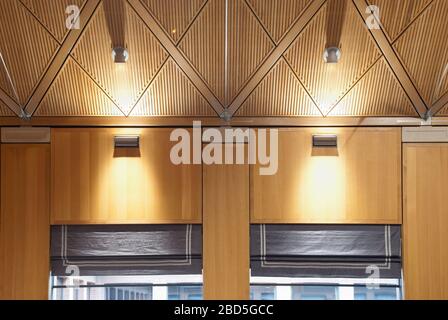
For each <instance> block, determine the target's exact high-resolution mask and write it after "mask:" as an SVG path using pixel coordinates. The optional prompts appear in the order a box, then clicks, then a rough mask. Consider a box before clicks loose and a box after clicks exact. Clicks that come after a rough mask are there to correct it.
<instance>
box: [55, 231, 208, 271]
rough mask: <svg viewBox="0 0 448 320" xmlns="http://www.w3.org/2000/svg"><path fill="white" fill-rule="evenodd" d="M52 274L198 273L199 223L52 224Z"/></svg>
mask: <svg viewBox="0 0 448 320" xmlns="http://www.w3.org/2000/svg"><path fill="white" fill-rule="evenodd" d="M51 270H52V273H53V275H59V276H63V275H66V276H67V275H70V274H71V273H73V272H79V275H81V276H84V275H85V276H95V275H156V274H166V275H169V274H201V273H202V227H201V226H200V225H58V226H52V227H51Z"/></svg>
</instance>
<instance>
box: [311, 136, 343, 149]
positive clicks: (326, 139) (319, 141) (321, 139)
mask: <svg viewBox="0 0 448 320" xmlns="http://www.w3.org/2000/svg"><path fill="white" fill-rule="evenodd" d="M337 147H338V136H337V135H334V134H315V135H313V148H337Z"/></svg>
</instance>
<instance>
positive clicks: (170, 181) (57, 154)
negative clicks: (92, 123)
mask: <svg viewBox="0 0 448 320" xmlns="http://www.w3.org/2000/svg"><path fill="white" fill-rule="evenodd" d="M171 131H172V130H171V129H168V128H166V129H163V128H160V129H113V128H109V129H105V128H103V129H73V128H67V129H53V131H52V206H51V209H52V210H51V222H52V224H101V223H103V224H113V223H200V222H201V212H202V206H201V199H202V198H201V190H202V189H201V188H202V180H201V177H202V175H201V166H198V165H179V166H176V165H174V164H172V163H171V161H170V149H171V147H172V146H173V145H174V143H173V142H170V141H169V139H170V133H171ZM117 134H139V135H140V156H138V154H136V153H135V152H134V151H133V150H127V151H126V150H125V154H123V155H121V154H117V153H116V152H117V150H115V151H114V143H113V138H114V136H115V135H117Z"/></svg>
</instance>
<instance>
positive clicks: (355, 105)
mask: <svg viewBox="0 0 448 320" xmlns="http://www.w3.org/2000/svg"><path fill="white" fill-rule="evenodd" d="M329 115H330V116H362V117H375V116H383V117H384V116H418V114H417V112H416V111H415V109H414V107H413V105H412V103H411V101H410V100H409V98H408V97H407V95H406V93H405V92H404V91H403V88H402V87H401V85H400V83H399V82H398V80H397V79H396V78H395V75H394V74H393V72H392V70H391V69H390V68H389V66H388V64H387V62H386V60H385V59H384V58H381V59H380V60H379V61H378V62H377V63H376V64H375V65H374V66H373V67H372V68H371V69H370V70H369V71H368V72H367V74H366V75H365V76H364V77H363V78H362V79H361V80H360V81H359V82H358V83H357V84H356V85H355V86H354V87H353V88H352V89H351V90H350V91H349V92H348V93H347V95H346V96H345V97H344V98H342V100H341V101H340V102H339V103H338V104H337V105H336V107H335V108H334V109H333V110H332V111H331V112H330V114H329Z"/></svg>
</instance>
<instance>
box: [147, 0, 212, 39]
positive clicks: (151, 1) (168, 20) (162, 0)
mask: <svg viewBox="0 0 448 320" xmlns="http://www.w3.org/2000/svg"><path fill="white" fill-rule="evenodd" d="M142 2H143V3H144V4H145V5H146V7H147V8H148V10H149V11H150V12H151V14H152V15H153V16H154V17H156V19H157V21H158V22H159V23H160V24H161V25H162V27H163V29H164V30H165V32H166V34H167V35H169V36H170V37H171V38H172V40H173V41H174V42H175V43H177V42H178V41H179V39H181V38H182V36H183V35H184V33H185V31H186V30H187V29H188V27H189V26H190V25H191V23H192V22H193V21H194V19H195V18H196V15H197V14H198V13H199V12H200V10H201V9H202V7H203V6H204V4H205V3H206V2H207V0H191V1H185V0H183V1H179V0H142Z"/></svg>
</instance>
